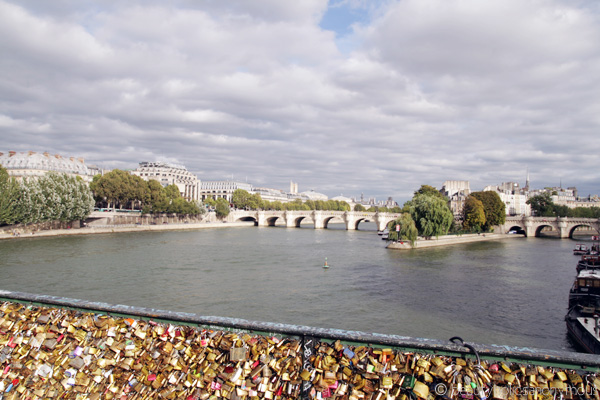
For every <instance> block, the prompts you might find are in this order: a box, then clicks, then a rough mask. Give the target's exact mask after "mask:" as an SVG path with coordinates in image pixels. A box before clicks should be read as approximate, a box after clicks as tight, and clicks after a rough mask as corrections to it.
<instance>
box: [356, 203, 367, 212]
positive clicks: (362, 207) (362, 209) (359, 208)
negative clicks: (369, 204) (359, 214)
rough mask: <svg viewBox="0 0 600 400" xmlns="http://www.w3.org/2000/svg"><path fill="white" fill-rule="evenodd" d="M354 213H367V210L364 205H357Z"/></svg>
mask: <svg viewBox="0 0 600 400" xmlns="http://www.w3.org/2000/svg"><path fill="white" fill-rule="evenodd" d="M354 211H366V209H365V207H364V206H363V205H362V204H355V205H354Z"/></svg>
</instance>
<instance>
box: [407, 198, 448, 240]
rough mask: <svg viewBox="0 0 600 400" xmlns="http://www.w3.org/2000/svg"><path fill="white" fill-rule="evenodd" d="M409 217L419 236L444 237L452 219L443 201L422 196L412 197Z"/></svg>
mask: <svg viewBox="0 0 600 400" xmlns="http://www.w3.org/2000/svg"><path fill="white" fill-rule="evenodd" d="M410 215H411V217H412V219H413V221H414V222H415V225H416V227H417V230H418V232H419V234H420V235H421V236H441V235H445V234H446V233H448V230H449V229H450V226H451V225H452V221H453V219H454V217H453V215H452V212H451V211H450V209H449V208H448V204H447V203H446V201H445V200H443V199H442V198H440V197H438V196H431V195H424V194H420V195H416V196H415V197H413V199H412V202H411V207H410Z"/></svg>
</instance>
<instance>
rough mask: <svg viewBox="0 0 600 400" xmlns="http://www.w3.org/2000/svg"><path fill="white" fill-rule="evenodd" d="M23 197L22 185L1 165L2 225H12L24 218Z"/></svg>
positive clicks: (0, 206)
mask: <svg viewBox="0 0 600 400" xmlns="http://www.w3.org/2000/svg"><path fill="white" fill-rule="evenodd" d="M22 197H23V195H22V190H21V186H20V185H19V184H18V183H17V181H16V180H15V179H14V178H11V177H9V176H8V171H7V170H6V169H5V168H3V167H1V166H0V225H12V224H14V223H15V222H17V221H19V220H20V219H21V218H22V215H21V214H22V213H21V207H20V205H19V203H21V202H22Z"/></svg>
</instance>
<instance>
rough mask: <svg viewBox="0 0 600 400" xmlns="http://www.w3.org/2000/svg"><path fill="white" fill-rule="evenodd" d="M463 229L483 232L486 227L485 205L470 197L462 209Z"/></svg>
mask: <svg viewBox="0 0 600 400" xmlns="http://www.w3.org/2000/svg"><path fill="white" fill-rule="evenodd" d="M462 217H463V228H464V229H465V230H467V231H476V232H478V231H481V230H482V229H483V227H484V226H485V211H484V208H483V203H482V202H481V200H479V199H477V198H476V197H473V196H469V197H467V199H466V200H465V204H464V205H463V209H462Z"/></svg>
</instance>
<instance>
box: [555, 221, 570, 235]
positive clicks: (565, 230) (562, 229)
mask: <svg viewBox="0 0 600 400" xmlns="http://www.w3.org/2000/svg"><path fill="white" fill-rule="evenodd" d="M557 222H558V237H560V238H561V239H567V238H568V237H569V227H568V221H567V217H562V218H558V219H557Z"/></svg>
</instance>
